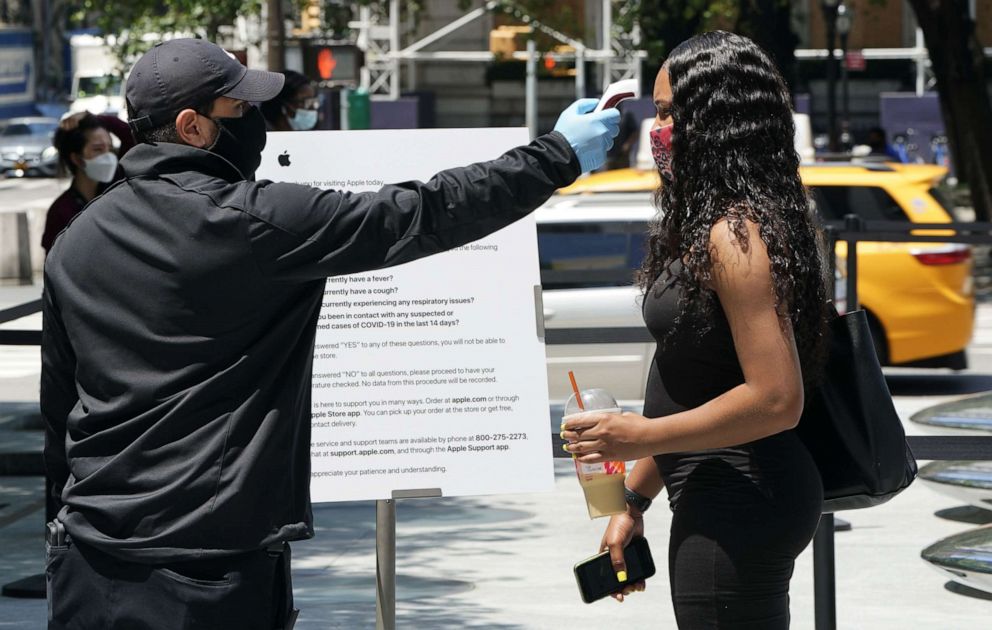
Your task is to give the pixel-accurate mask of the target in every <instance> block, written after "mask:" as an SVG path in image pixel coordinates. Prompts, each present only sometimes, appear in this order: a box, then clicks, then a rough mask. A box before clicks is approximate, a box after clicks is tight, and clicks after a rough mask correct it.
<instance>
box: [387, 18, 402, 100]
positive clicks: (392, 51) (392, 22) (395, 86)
mask: <svg viewBox="0 0 992 630" xmlns="http://www.w3.org/2000/svg"><path fill="white" fill-rule="evenodd" d="M399 52H400V0H389V67H390V72H391V73H392V76H390V77H389V98H391V99H392V100H394V101H395V100H397V99H398V98H399V97H400V58H399Z"/></svg>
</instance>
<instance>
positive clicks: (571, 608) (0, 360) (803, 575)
mask: <svg viewBox="0 0 992 630" xmlns="http://www.w3.org/2000/svg"><path fill="white" fill-rule="evenodd" d="M30 203H34V204H36V202H35V201H34V200H33V199H32V200H30ZM39 293H40V289H39V288H38V287H36V286H30V287H9V286H7V287H0V309H2V308H5V307H7V306H12V305H14V304H17V303H22V302H25V301H28V300H30V299H33V298H35V297H37V296H38V294H39ZM39 325H40V324H39V320H38V318H37V317H36V316H35V317H32V318H27V319H25V320H20V321H17V322H13V323H11V324H8V325H7V327H9V328H37V327H38V326H39ZM969 354H970V356H971V360H972V364H973V367H972V369H970V370H968V371H967V372H964V373H961V374H952V373H950V372H946V371H912V370H893V371H890V372H889V384H890V387H891V389H892V391H893V394H894V397H895V400H896V404H897V408H898V409H899V412H900V414H901V415H902V417H903V418H904V419H907V418H908V417H909V416H910V415H911V414H912V413H914V412H915V411H917V410H919V409H922V408H925V407H927V406H929V405H932V404H935V403H938V402H943V401H946V400H950V399H953V398H956V397H959V396H962V395H967V394H969V393H975V392H979V391H988V390H992V307H988V306H982V307H981V308H980V309H979V314H978V331H977V332H976V335H975V343H974V344H973V345H972V347H971V348H970V352H969ZM38 365H39V359H38V351H37V349H36V348H11V347H3V348H0V452H25V451H33V452H38V450H40V448H41V435H40V433H39V431H38V430H37V426H38V425H37V422H38V420H37V416H36V405H37V400H38V394H37V389H38V370H39V368H38ZM907 431H908V432H909V433H911V434H912V433H919V431H916V430H915V428H914V427H913V426H911V425H908V424H907ZM556 478H557V487H556V490H555V492H553V493H550V494H542V495H513V496H499V497H479V498H471V499H437V500H407V501H401V502H400V503H399V505H398V509H397V512H398V521H399V525H398V532H397V549H398V552H397V568H398V589H397V590H398V599H399V603H398V606H397V612H398V625H399V627H402V628H425V629H433V628H487V629H488V628H494V629H557V628H567V627H569V626H576V627H604V628H614V627H651V628H674V627H675V626H674V621H673V617H672V613H671V605H670V603H669V600H668V578H667V574H666V573H667V572H666V570H665V559H666V545H667V528H668V525H669V522H670V515H669V513H668V511H667V509H666V508H665V507H664V505H662V504H661V503H659V504H658V505H657V506H656V507H655V508H654V509H652V510H651V511H650V512H649V513H648V515H647V519H646V521H647V535H648V538H649V540H650V541H651V544H652V547H653V550H654V555H655V559H656V561H657V563H658V565H659V569H660V573H659V575H657V576H656V577H655V578H653V579H652V580H651V581H650V583H649V586H648V590H647V592H645V593H643V594H638V595H636V596H634V597H631V598H630V599H628V601H627V602H625V603H624V604H617V603H615V602H613V601H602V602H599V603H597V604H593V605H585V604H583V603H582V602H581V600H580V599H579V596H578V592H577V589H576V586H575V582H574V578H573V576H572V572H571V567H572V565H573V564H574V563H575V562H577V561H578V560H581V559H583V558H585V557H587V556H588V555H590V554H591V553H593V552H594V551H595V548H596V546H597V545H598V541H599V537H600V535H601V532H602V528H603V526H604V524H605V523H604V522H603V521H602V520H597V521H590V520H589V519H588V517H587V515H586V512H585V507H584V504H583V500H582V496H581V490H580V488H579V486H578V483H577V482H576V481H575V479H574V475H573V472H572V468H571V463H570V462H567V461H564V460H558V461H557V463H556ZM41 483H42V482H41V479H40V478H39V477H0V583H6V582H9V581H12V580H15V579H18V578H20V577H23V576H26V575H29V574H32V573H37V572H40V570H41V569H42V562H43V556H44V548H43V544H42V537H41V531H42V522H43V507H42V504H41V502H40V497H41ZM957 505H958V504H957V503H956V502H955V501H953V500H948V499H945V498H943V497H942V496H940V495H938V494H936V493H934V492H932V491H930V490H929V489H927V488H925V487H923V486H922V485H920V484H917V485H915V486H913V487H911V488H910V489H909V490H907V491H906V492H905V493H903V494H902V495H901V496H900V497H898V498H897V499H895V500H894V501H892V502H890V503H889V504H887V505H884V506H881V507H878V508H873V509H871V510H867V511H862V512H853V513H848V514H845V515H844V517H845V518H847V519H848V520H850V521H851V522H852V524H853V526H854V527H853V530H852V531H850V532H843V533H839V534H838V535H837V539H836V543H837V556H836V558H837V571H838V576H839V579H838V584H837V597H838V627H840V628H843V629H845V630H849V629H865V630H869V629H870V630H889V629H896V628H898V629H899V630H903V629H904V628H933V629H935V630H944V629H953V630H959V629H966V628H973V627H974V628H981V627H988V619H989V618H990V616H989V615H990V613H992V602H990V601H989V600H988V599H980V598H974V597H967V596H963V595H960V594H956V593H953V592H951V591H950V590H948V589H947V588H946V587H945V583H946V580H945V579H944V577H943V576H942V575H940V574H938V573H937V572H935V571H934V570H933V569H931V568H929V567H928V566H927V565H926V564H925V563H924V562H923V561H922V560H920V558H919V553H920V550H922V549H923V548H924V547H926V546H927V545H929V544H930V543H932V542H934V541H936V540H938V539H939V538H942V537H945V536H948V535H951V534H954V533H957V532H960V531H964V530H966V529H969V528H972V527H974V526H975V525H974V524H968V523H962V522H956V521H952V520H947V519H944V518H939V517H938V516H936V515H935V512H937V511H940V510H945V509H948V508H954V507H957ZM315 518H316V524H317V536H316V538H314V539H313V540H311V541H307V542H303V543H297V544H295V545H294V558H295V562H294V583H295V593H296V598H297V602H298V604H299V606H300V607H301V608H302V614H301V617H300V621H299V625H298V627H300V628H303V629H309V628H313V629H316V628H349V629H353V628H371V627H374V621H375V603H374V602H375V600H374V597H375V510H374V506H373V504H371V503H346V504H334V505H324V506H317V507H316V509H315ZM792 595H793V620H794V621H793V627H794V628H797V629H803V630H805V629H811V628H813V587H812V555H811V553H810V552H809V550H807V552H806V553H804V554H803V556H801V558H800V560H799V562H798V564H797V567H796V574H795V578H794V580H793V587H792ZM44 621H45V603H44V601H39V600H17V599H9V598H0V628H3V629H6V628H11V629H24V630H27V629H32V630H34V629H37V628H42V627H44Z"/></svg>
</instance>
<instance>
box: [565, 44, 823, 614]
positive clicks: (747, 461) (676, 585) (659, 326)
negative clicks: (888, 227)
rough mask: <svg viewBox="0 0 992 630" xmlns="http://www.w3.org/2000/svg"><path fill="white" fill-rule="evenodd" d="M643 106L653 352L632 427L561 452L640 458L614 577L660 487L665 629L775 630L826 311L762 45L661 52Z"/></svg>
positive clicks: (801, 505) (613, 540) (617, 527)
mask: <svg viewBox="0 0 992 630" xmlns="http://www.w3.org/2000/svg"><path fill="white" fill-rule="evenodd" d="M654 99H655V103H656V106H657V110H658V116H657V120H656V122H655V128H654V129H653V130H652V133H651V137H652V148H653V152H654V155H655V161H656V163H657V165H658V170H659V172H660V174H661V178H662V187H661V189H660V190H659V192H658V193H657V195H656V199H657V201H658V202H659V205H660V208H661V211H662V212H661V218H660V219H658V220H657V221H656V222H655V223H654V224H653V225H652V229H651V233H650V236H649V239H648V247H647V256H646V258H645V261H644V263H643V267H642V269H641V272H640V274H639V281H640V284H641V286H642V288H643V289H644V292H645V295H644V304H643V311H644V319H645V322H646V323H647V326H648V328H649V329H650V331H651V333H652V334H653V335H654V337H655V338H656V340H657V342H658V349H657V353H656V354H655V357H654V360H653V363H652V366H651V371H650V376H649V378H648V383H647V391H646V392H645V401H644V416H640V415H637V414H632V413H623V414H603V413H593V412H591V413H588V414H583V415H581V416H573V417H570V418H569V419H567V421H566V422H565V423H564V424H563V425H562V430H563V437H564V438H565V439H566V440H568V441H569V444H567V445H566V447H565V448H566V449H567V450H569V451H570V452H571V453H573V454H574V456H575V457H576V458H578V460H579V461H583V462H590V463H592V462H600V461H604V460H632V459H636V460H638V461H637V464H636V465H635V466H634V469H633V470H632V471H631V473H630V475H629V476H628V478H627V488H628V492H627V497H628V509H627V512H626V513H625V514H620V515H617V516H614V517H613V518H611V520H610V523H609V525H608V526H607V529H606V533H605V534H604V536H603V542H602V548H603V549H607V548H608V549H609V551H610V554H611V557H612V559H613V564H614V567H615V569H616V570H617V573H618V576H617V577H618V579H619V580H620V581H621V582H625V581H626V572H625V566H624V563H623V547H624V546H625V545H626V544H627V543H628V542H629V541H630V539H631V538H632V537H633V536H634V535H643V531H644V522H643V520H642V513H643V511H644V510H645V509H647V506H648V505H649V504H650V499H651V498H653V497H655V496H656V495H657V494H658V493H659V492H661V489H662V487H663V486H665V487H667V488H668V495H669V502H670V505H671V508H672V510H673V517H672V527H671V536H670V541H669V574H670V579H671V588H672V600H673V603H674V607H675V616H676V619H677V620H678V625H679V628H681V629H682V630H686V629H696V628H708V629H710V628H721V629H730V628H733V629H743V628H753V629H759V628H760V629H761V630H776V629H781V628H788V626H789V580H790V578H791V577H792V570H793V566H794V563H795V558H796V556H797V555H798V554H799V553H800V552H801V551H802V550H803V549H804V548H805V547H806V545H807V544H808V543H809V541H810V539H811V538H812V536H813V534H814V532H815V530H816V527H817V523H818V521H819V517H820V509H821V504H822V500H823V496H822V493H823V491H822V484H821V481H820V478H819V473H818V472H817V468H816V466H815V464H814V463H813V460H812V459H811V458H810V455H809V453H808V452H807V451H806V449H805V447H804V446H803V444H802V442H801V441H800V440H799V438H798V437H797V436H796V434H795V433H794V432H793V431H792V429H793V428H794V427H795V426H796V424H797V423H798V421H799V416H800V414H801V412H802V409H803V394H804V388H805V387H807V386H808V385H810V384H811V383H812V382H813V381H814V380H815V379H816V376H817V372H818V370H819V369H820V368H821V363H822V360H821V355H822V354H823V350H824V335H825V331H826V323H827V319H828V314H829V305H828V302H827V293H826V282H825V273H824V270H825V265H824V259H825V257H824V254H823V250H822V245H823V243H822V238H821V234H820V232H819V230H818V228H817V225H816V222H815V221H814V219H813V216H812V214H811V204H810V203H809V200H808V197H807V192H806V190H805V188H804V187H803V184H802V182H801V181H800V179H799V172H798V171H799V157H798V156H797V154H796V151H795V148H794V144H793V134H794V126H793V119H792V109H791V105H790V98H789V94H788V91H787V89H786V87H785V84H784V82H783V80H782V77H781V76H780V74H779V73H778V71H777V70H776V68H775V66H774V64H773V63H772V61H771V60H770V58H769V57H768V55H767V54H766V53H765V52H764V51H762V50H761V49H760V48H759V47H758V46H757V45H755V44H754V43H753V42H752V41H751V40H749V39H747V38H745V37H741V36H739V35H733V34H729V33H724V32H719V31H717V32H711V33H705V34H703V35H699V36H696V37H694V38H692V39H690V40H688V41H686V42H684V43H682V44H681V45H679V46H678V47H677V48H675V49H674V50H673V51H672V53H671V55H670V56H669V57H668V59H667V60H666V62H665V64H664V65H663V67H662V69H661V71H660V72H659V74H658V78H657V80H656V82H655V89H654ZM643 587H644V585H643V584H631V585H629V586H628V587H627V588H626V589H625V591H624V593H621V594H618V595H617V596H616V598H617V599H618V600H620V601H622V600H623V596H624V595H625V594H629V593H630V592H632V591H635V590H641V589H643Z"/></svg>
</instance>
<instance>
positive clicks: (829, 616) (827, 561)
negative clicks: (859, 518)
mask: <svg viewBox="0 0 992 630" xmlns="http://www.w3.org/2000/svg"><path fill="white" fill-rule="evenodd" d="M835 578H836V568H835V566H834V515H833V514H824V515H822V516H821V517H820V525H819V527H817V528H816V535H815V536H813V597H814V610H815V617H816V625H815V628H816V630H836V628H837V592H836V591H837V589H836V583H835Z"/></svg>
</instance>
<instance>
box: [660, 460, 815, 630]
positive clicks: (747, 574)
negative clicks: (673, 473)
mask: <svg viewBox="0 0 992 630" xmlns="http://www.w3.org/2000/svg"><path fill="white" fill-rule="evenodd" d="M802 455H805V453H803V454H802ZM706 465H707V464H703V466H706ZM719 466H721V464H720V463H718V462H714V463H713V464H712V466H711V468H712V467H719ZM699 472H703V471H699ZM701 476H702V477H705V478H707V479H708V480H715V479H718V478H719V479H721V481H720V483H710V482H708V483H705V484H696V485H693V483H692V480H691V479H690V480H689V482H688V483H687V484H686V487H685V488H684V489H683V492H682V496H681V497H680V498H679V501H678V506H677V507H676V509H675V513H674V516H673V518H672V531H671V539H670V543H669V556H668V566H669V577H670V580H671V585H672V602H673V604H674V607H675V618H676V620H677V622H678V627H679V628H680V630H786V629H787V628H788V627H789V581H790V579H791V578H792V570H793V567H794V565H795V559H796V556H798V555H799V554H800V552H802V550H803V549H804V548H805V547H806V545H808V544H809V542H810V540H811V539H812V538H813V534H814V533H815V532H816V526H817V523H818V522H819V518H820V509H821V507H822V492H823V491H822V487H821V483H820V478H819V474H818V473H817V471H816V469H815V468H812V469H810V468H809V467H807V466H806V465H804V463H803V462H802V461H799V462H797V466H796V468H794V469H793V471H792V474H791V475H786V476H783V477H782V478H781V479H777V480H774V481H772V482H770V485H771V487H768V486H766V487H763V488H759V487H758V485H756V484H755V483H754V482H753V481H751V480H750V479H748V478H747V477H745V476H744V475H742V474H740V473H739V472H737V471H735V470H733V469H731V468H729V467H727V468H726V469H725V470H723V471H717V470H709V471H707V472H706V474H704V475H701Z"/></svg>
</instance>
